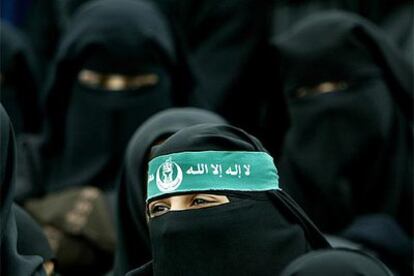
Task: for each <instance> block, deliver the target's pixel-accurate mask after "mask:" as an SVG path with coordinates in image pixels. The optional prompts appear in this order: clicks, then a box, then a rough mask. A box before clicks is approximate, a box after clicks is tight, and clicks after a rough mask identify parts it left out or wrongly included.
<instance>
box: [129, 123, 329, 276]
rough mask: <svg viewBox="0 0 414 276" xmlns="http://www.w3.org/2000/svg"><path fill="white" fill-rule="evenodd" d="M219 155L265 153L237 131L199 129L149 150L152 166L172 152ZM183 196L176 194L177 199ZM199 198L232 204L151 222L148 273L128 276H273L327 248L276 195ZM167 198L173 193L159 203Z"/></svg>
mask: <svg viewBox="0 0 414 276" xmlns="http://www.w3.org/2000/svg"><path fill="white" fill-rule="evenodd" d="M222 151H225V152H226V154H231V153H232V152H239V153H241V154H243V153H246V152H250V153H259V154H263V153H266V150H265V149H264V148H263V146H262V145H261V143H260V142H259V141H258V140H257V139H256V138H255V137H253V136H251V135H249V134H247V133H246V132H244V131H242V130H240V129H238V128H235V127H231V126H227V125H217V124H201V125H196V126H192V127H188V128H185V129H183V130H181V131H179V132H177V133H175V134H174V135H172V136H171V137H169V138H168V139H167V140H166V141H165V142H164V143H162V144H161V145H159V146H158V147H156V148H154V150H153V156H152V158H153V159H152V160H154V159H155V158H157V157H161V156H165V155H170V154H175V153H178V154H183V153H190V154H198V153H199V152H203V153H205V154H209V153H215V152H222ZM172 158H174V157H172ZM237 161H238V160H233V162H237ZM203 162H207V163H208V162H209V160H208V159H207V160H204V159H203ZM269 162H271V161H269ZM266 165H268V164H266ZM272 166H273V162H272ZM255 169H257V167H254V168H252V171H254V170H255ZM183 170H184V171H186V170H185V169H183ZM217 178H218V179H219V177H218V176H217ZM267 181H275V183H274V185H275V186H277V183H276V182H277V179H272V180H267ZM251 184H253V183H251ZM253 186H254V185H252V186H251V187H250V188H252V187H253ZM240 189H241V190H243V187H241V188H240ZM188 192H189V191H181V192H180V193H179V195H181V194H182V193H188ZM191 193H197V192H196V191H192V192H191ZM202 193H211V194H215V193H216V194H220V195H225V196H227V197H228V198H229V200H230V202H228V203H226V204H224V205H221V206H216V207H210V208H203V209H197V210H181V211H170V212H168V213H165V214H163V215H159V216H158V217H151V218H150V219H149V233H150V237H151V244H152V256H153V262H152V266H151V265H146V266H143V267H142V268H141V269H138V270H136V271H132V272H130V274H129V275H143V273H145V272H147V271H148V270H151V269H153V272H154V275H184V274H194V275H278V274H279V273H280V271H281V270H282V269H283V268H284V266H285V265H287V264H288V263H289V262H290V261H292V260H293V259H295V258H296V257H298V256H300V255H302V254H304V253H306V252H309V251H311V250H313V249H319V248H325V247H329V245H328V244H327V242H326V241H325V239H324V238H323V237H322V235H321V234H320V232H319V231H318V230H317V228H316V227H315V226H314V224H313V223H312V222H311V221H310V220H309V219H308V217H307V216H306V215H305V214H304V213H303V211H302V210H301V209H300V208H299V207H298V205H297V204H296V203H295V202H294V201H293V200H292V199H291V198H290V197H289V196H288V195H287V194H286V193H284V192H283V191H281V190H267V191H250V192H247V191H245V192H242V191H238V190H236V189H233V190H225V189H224V190H220V191H218V190H214V189H213V188H212V190H209V191H205V190H203V192H202ZM171 195H178V193H177V192H172V193H171V194H165V195H161V196H162V197H165V196H171ZM150 201H151V200H149V201H148V202H147V204H149V203H150ZM253 225H254V227H252V226H253ZM145 275H146V274H145Z"/></svg>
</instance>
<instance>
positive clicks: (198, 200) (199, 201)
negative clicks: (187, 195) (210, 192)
mask: <svg viewBox="0 0 414 276" xmlns="http://www.w3.org/2000/svg"><path fill="white" fill-rule="evenodd" d="M209 203H214V202H213V201H211V200H206V199H203V198H195V199H193V205H194V206H198V205H205V204H209Z"/></svg>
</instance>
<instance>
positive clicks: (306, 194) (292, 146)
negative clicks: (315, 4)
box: [274, 12, 413, 233]
mask: <svg viewBox="0 0 414 276" xmlns="http://www.w3.org/2000/svg"><path fill="white" fill-rule="evenodd" d="M274 44H275V46H276V49H277V51H278V55H279V56H280V62H281V64H280V66H281V68H282V71H283V72H282V73H281V74H282V76H283V79H284V92H285V95H286V97H287V101H288V109H289V113H290V119H291V127H290V129H289V131H288V134H287V136H286V140H285V146H284V149H283V150H284V152H283V158H282V162H281V166H280V174H281V178H282V185H283V186H282V187H283V188H285V189H286V191H288V192H289V193H290V194H291V195H292V196H293V197H294V198H295V200H297V201H298V202H299V203H300V204H301V205H302V206H303V207H304V209H305V210H306V211H307V212H308V213H309V215H310V216H311V218H313V219H314V220H315V222H316V223H317V224H318V225H319V226H320V227H321V229H323V230H324V231H328V232H335V231H338V230H340V229H343V227H345V226H346V225H347V224H349V223H350V222H351V221H352V220H353V218H355V216H357V215H360V214H366V213H380V212H383V213H388V214H390V215H392V216H394V217H395V218H396V219H397V221H398V222H399V223H400V224H401V225H402V226H403V227H404V228H405V230H406V231H407V233H412V218H413V212H412V202H413V185H412V183H413V178H412V176H413V170H412V168H413V167H412V166H413V163H412V153H413V147H412V127H411V123H412V116H411V114H412V104H413V94H412V76H413V68H412V67H411V66H410V65H409V64H408V63H406V62H405V60H404V59H403V58H402V57H401V56H400V55H399V52H398V51H397V50H396V49H395V48H394V46H393V44H392V43H390V42H389V41H388V40H387V39H386V37H384V36H383V34H382V33H381V31H380V30H379V29H378V28H376V27H375V26H373V25H372V24H371V23H369V22H367V21H366V20H364V19H362V18H360V17H358V16H356V15H352V14H347V13H342V12H326V13H320V14H317V15H315V16H311V17H308V18H306V19H304V20H303V21H301V22H300V23H298V24H297V25H296V26H295V27H293V28H292V29H290V30H289V31H287V32H286V33H285V34H284V35H283V36H280V37H278V38H277V39H276V40H275V41H274ZM325 84H328V85H329V86H333V88H332V89H328V90H329V91H324V92H325V93H323V92H320V91H319V92H318V85H322V86H323V85H325ZM319 89H320V88H319ZM327 92H330V93H327ZM315 202H316V203H317V204H315Z"/></svg>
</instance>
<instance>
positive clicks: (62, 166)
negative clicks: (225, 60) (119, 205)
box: [31, 0, 193, 192]
mask: <svg viewBox="0 0 414 276" xmlns="http://www.w3.org/2000/svg"><path fill="white" fill-rule="evenodd" d="M179 52H180V51H179V50H178V49H177V47H176V44H175V40H174V36H173V34H172V32H171V30H170V28H169V26H168V24H167V22H166V21H165V20H164V17H163V15H162V14H160V12H158V10H157V9H156V8H155V7H153V6H152V5H151V3H148V2H144V1H132V0H121V1H116V0H112V1H111V0H106V1H96V2H93V3H88V4H85V5H84V6H83V7H82V8H81V9H80V10H79V11H78V13H77V14H76V15H75V16H74V18H73V21H72V22H71V25H70V28H69V29H68V32H67V33H66V34H65V36H64V37H63V40H62V43H61V44H60V46H59V50H58V53H57V57H56V60H55V64H54V67H53V68H52V69H53V70H51V75H50V78H49V81H48V85H47V88H46V91H45V94H44V95H43V103H44V109H45V115H46V129H45V133H44V140H43V141H42V142H41V143H40V146H39V145H38V147H40V153H41V154H40V156H41V158H42V162H41V168H39V170H40V171H41V173H40V175H41V177H42V179H40V180H38V179H36V180H38V182H40V184H39V185H34V186H38V187H39V186H40V187H42V188H43V191H42V192H46V191H47V192H49V191H56V190H61V189H63V188H65V187H70V186H83V185H91V186H97V187H99V188H101V189H104V190H105V189H110V188H112V187H113V186H114V184H113V183H114V181H115V178H116V174H117V172H118V169H119V167H120V163H121V160H122V155H123V152H124V148H125V146H126V144H127V142H128V140H129V138H130V136H131V135H132V133H133V132H134V131H135V129H136V128H137V127H138V126H139V125H140V124H141V123H142V122H143V121H144V120H145V119H147V118H148V117H149V116H150V115H152V114H153V113H155V112H157V111H159V110H162V109H165V108H168V107H171V106H175V105H185V104H187V103H188V101H189V98H190V97H191V95H190V94H191V90H192V87H193V78H192V76H191V74H190V70H189V68H188V67H187V65H186V61H185V60H183V58H182V56H181V54H180V53H179ZM81 70H89V71H92V72H96V73H99V74H102V75H105V74H118V75H123V76H130V77H133V76H144V77H145V76H148V75H150V77H152V80H153V83H152V84H148V85H142V86H141V87H132V88H122V89H121V90H116V91H113V90H108V89H107V88H105V87H101V86H93V85H92V86H91V85H87V84H85V83H83V82H81V81H80V80H79V73H80V72H81ZM31 156H35V154H31ZM34 166H35V164H33V167H34Z"/></svg>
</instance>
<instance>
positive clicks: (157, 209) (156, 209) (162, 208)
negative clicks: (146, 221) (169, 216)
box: [150, 205, 170, 217]
mask: <svg viewBox="0 0 414 276" xmlns="http://www.w3.org/2000/svg"><path fill="white" fill-rule="evenodd" d="M169 209H170V208H169V207H168V206H166V205H155V206H153V207H151V209H150V216H151V217H154V216H159V215H161V214H164V213H166V212H168V210H169Z"/></svg>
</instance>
